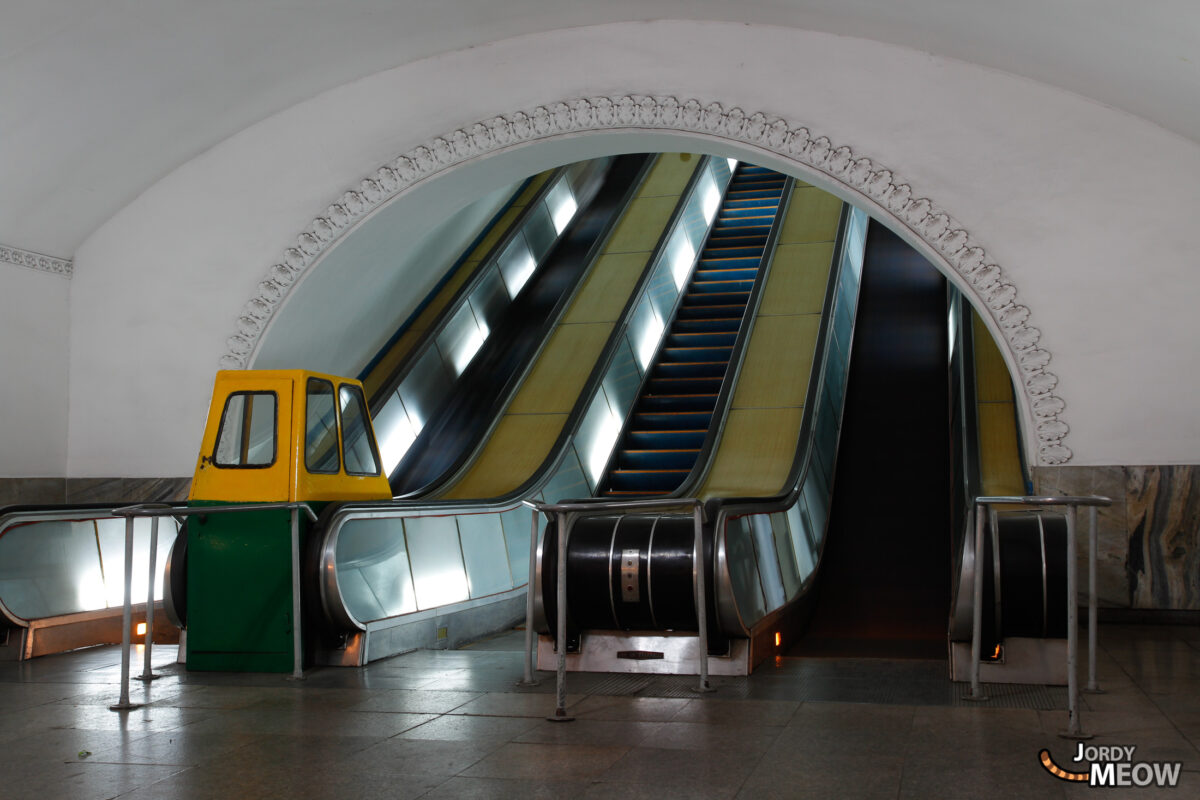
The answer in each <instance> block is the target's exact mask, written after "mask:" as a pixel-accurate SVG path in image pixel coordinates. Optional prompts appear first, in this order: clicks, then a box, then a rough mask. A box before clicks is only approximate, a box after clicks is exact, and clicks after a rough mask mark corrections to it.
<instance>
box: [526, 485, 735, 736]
mask: <svg viewBox="0 0 1200 800" xmlns="http://www.w3.org/2000/svg"><path fill="white" fill-rule="evenodd" d="M522 505H525V506H528V507H529V508H531V509H533V510H534V512H535V514H534V518H533V519H534V523H533V524H534V535H532V536H530V541H529V549H530V564H532V563H533V561H534V559H535V558H536V555H535V554H536V550H537V535H536V526H537V514H536V512H541V513H543V514H545V515H546V518H547V521H549V520H550V519H553V518H554V517H557V518H558V570H557V573H558V580H557V586H556V587H555V589H556V599H555V615H556V616H557V618H558V619H557V620H556V623H557V625H556V628H557V632H556V635H555V639H556V644H557V649H558V669H557V677H556V690H557V695H558V696H557V702H556V704H555V709H554V716H553V717H550V718H549V719H550V720H551V721H553V722H570V721H571V720H572V719H574V717H569V716H567V711H566V706H567V536H568V534H569V533H570V528H571V525H572V524H574V522H575V520H576V519H578V518H582V517H599V516H605V515H607V514H611V513H613V512H614V511H632V512H634V513H637V512H639V511H670V510H673V509H680V508H691V510H692V520H693V524H694V528H695V540H694V543H693V556H692V563H693V566H692V575H693V579H694V584H695V601H696V620H697V627H698V628H699V635H700V641H699V653H698V655H697V657H698V659H699V661H700V686H699V687H698V691H701V692H711V691H712V687H710V686H709V684H708V594H707V592H706V590H705V580H704V523H705V521H706V520H705V514H704V502H703V501H702V500H700V499H698V498H695V497H673V498H663V499H650V500H600V501H598V500H596V499H594V498H591V499H588V500H580V501H571V502H565V503H539V502H537V501H534V500H525V501H522ZM528 591H529V594H528V597H527V598H526V604H525V682H526V683H532V681H533V582H532V573H531V580H530V583H529V590H528Z"/></svg>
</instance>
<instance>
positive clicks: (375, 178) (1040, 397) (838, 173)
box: [220, 95, 1072, 465]
mask: <svg viewBox="0 0 1200 800" xmlns="http://www.w3.org/2000/svg"><path fill="white" fill-rule="evenodd" d="M618 130H629V131H639V130H641V131H647V130H649V131H653V130H661V131H670V132H675V133H685V134H700V135H703V136H707V137H712V138H716V139H720V140H726V141H729V142H733V143H737V144H742V145H749V146H751V147H755V148H758V149H761V150H764V151H767V152H768V153H771V154H774V155H776V156H779V157H780V158H783V159H784V160H786V161H788V162H790V163H792V164H794V165H796V166H797V167H798V168H799V169H800V170H802V171H803V172H806V173H813V174H814V175H815V176H817V177H818V178H821V179H824V180H825V181H828V182H830V183H832V184H833V185H835V186H837V187H840V188H842V189H846V190H849V191H850V192H851V193H853V194H854V195H856V196H857V197H858V198H861V199H862V200H863V201H865V204H866V205H867V206H869V207H871V209H872V210H873V211H876V212H879V214H880V215H881V216H883V217H885V218H887V219H889V220H891V221H892V222H894V223H895V224H896V225H898V226H900V227H902V228H903V229H905V230H906V231H908V232H909V233H910V234H911V236H912V237H914V238H915V239H916V240H917V241H918V242H919V243H921V244H923V245H924V247H923V248H922V249H923V250H924V251H925V253H926V255H928V256H932V257H933V259H934V260H935V261H939V262H941V265H942V267H943V271H944V272H946V273H947V274H948V275H951V276H954V277H957V278H958V280H957V281H956V283H958V285H959V286H960V288H962V289H963V291H964V293H965V294H967V295H968V297H970V298H971V300H972V303H973V305H974V306H975V308H976V309H978V310H979V311H980V312H981V313H984V312H986V313H987V314H988V315H990V317H991V320H992V322H993V323H994V329H995V330H998V331H999V332H1000V333H1001V335H1002V336H1003V342H1002V347H1006V348H1007V350H1008V355H1009V356H1010V358H1011V362H1010V363H1012V364H1015V365H1016V367H1017V369H1018V370H1019V376H1018V380H1017V381H1016V383H1017V386H1018V391H1019V392H1021V393H1022V394H1023V401H1024V406H1025V408H1026V410H1027V411H1028V414H1029V418H1030V419H1032V421H1033V425H1034V431H1032V433H1034V435H1035V436H1036V437H1037V445H1038V447H1037V455H1038V459H1039V462H1040V463H1041V464H1043V465H1057V464H1065V463H1067V462H1069V461H1070V460H1071V456H1072V453H1071V450H1070V448H1068V447H1067V445H1066V442H1065V440H1066V436H1067V434H1068V432H1069V431H1070V428H1069V426H1068V425H1067V424H1066V422H1065V421H1064V420H1063V412H1064V410H1065V409H1066V403H1065V401H1063V399H1062V398H1061V397H1059V396H1057V395H1056V394H1054V390H1055V388H1056V387H1057V386H1058V382H1059V381H1058V376H1057V375H1056V374H1054V373H1053V372H1051V371H1050V369H1049V365H1050V361H1051V355H1050V352H1049V351H1048V350H1046V349H1045V348H1044V347H1041V346H1040V341H1041V331H1040V330H1038V328H1036V327H1034V326H1032V325H1030V324H1029V321H1030V316H1031V312H1030V310H1029V309H1028V308H1027V307H1026V306H1024V305H1022V304H1020V303H1019V302H1018V300H1017V287H1016V286H1015V285H1014V284H1013V283H1012V282H1011V281H1010V280H1009V279H1008V278H1007V277H1006V276H1005V274H1004V271H1003V270H1002V269H1001V268H1000V267H999V266H997V265H996V264H994V263H992V262H991V260H990V259H989V257H988V254H987V252H986V251H985V250H984V249H983V247H981V246H980V245H979V244H977V243H976V242H975V241H974V240H973V239H972V237H971V235H970V234H969V233H968V232H967V231H966V230H964V229H963V228H962V227H960V226H959V225H957V224H956V223H955V221H954V219H953V218H952V217H951V216H950V215H949V214H948V213H947V212H946V211H944V210H943V209H941V208H940V207H939V206H938V205H937V204H935V203H934V202H933V201H932V200H930V199H928V198H924V197H919V196H917V195H916V194H915V192H914V191H913V189H912V187H911V186H909V185H908V184H907V183H901V182H899V181H898V180H897V178H896V177H895V175H894V173H893V172H892V171H891V170H890V169H887V168H885V167H883V166H881V165H879V164H877V163H875V162H874V161H872V160H871V159H870V158H866V157H863V156H861V155H859V154H856V153H855V152H854V151H853V150H852V149H851V148H850V147H848V146H845V145H838V144H834V143H833V142H831V141H830V140H829V139H828V138H827V137H825V136H814V135H813V134H812V133H811V132H810V131H809V130H808V128H805V127H802V126H798V125H792V124H790V123H788V122H787V121H785V120H783V119H780V118H778V117H773V116H768V115H766V114H763V113H760V112H759V113H752V114H747V113H745V112H744V111H742V109H740V108H737V107H732V108H728V109H727V108H726V106H723V105H722V104H721V103H719V102H715V101H713V102H707V103H705V102H702V101H700V100H696V99H689V100H684V101H680V100H678V99H676V98H674V97H658V96H645V95H624V96H619V97H587V98H577V99H572V100H563V101H559V102H554V103H549V104H546V105H541V106H538V107H536V108H534V109H533V110H531V111H516V112H513V113H511V114H506V115H502V116H497V117H492V118H491V119H488V120H484V121H481V122H476V123H475V124H473V125H470V126H468V127H466V128H460V129H458V130H455V131H452V132H450V133H448V134H446V135H444V136H440V137H437V138H435V139H433V140H432V141H430V142H428V143H426V144H424V145H421V146H419V147H416V148H414V149H412V150H410V151H408V152H407V153H404V154H403V155H401V156H399V157H398V158H396V159H393V160H392V161H389V162H388V163H387V164H384V165H383V166H382V167H379V168H378V169H377V170H375V171H374V172H373V173H371V174H370V175H368V176H367V177H365V178H363V179H362V180H361V181H360V182H359V184H358V186H357V187H356V188H354V189H350V190H348V191H346V192H344V193H343V194H342V196H341V197H339V198H338V199H337V200H336V201H334V202H333V203H332V204H331V205H330V206H329V208H328V209H327V210H326V212H325V214H324V215H323V216H320V217H317V218H316V219H314V220H313V221H312V222H311V223H310V224H309V225H308V227H307V228H306V229H305V230H304V231H303V232H302V233H301V234H300V235H299V236H298V237H297V238H296V241H295V243H294V244H292V245H291V246H290V247H287V248H286V249H285V250H284V252H283V257H282V259H280V261H279V262H278V263H276V264H274V265H273V266H271V267H270V269H268V270H267V274H266V276H265V277H264V279H263V280H262V282H261V283H259V285H258V291H257V293H256V294H255V295H254V297H252V298H250V300H249V301H248V302H247V303H246V304H245V306H244V307H243V309H242V313H241V316H240V317H239V318H238V320H237V330H236V332H235V333H234V334H233V335H232V336H230V337H229V338H228V339H227V340H226V346H227V351H226V353H225V355H224V356H222V357H221V360H220V366H221V368H223V369H242V368H245V366H246V364H247V363H248V361H249V359H250V358H251V357H252V355H253V354H254V351H255V350H256V349H257V347H258V344H259V341H260V340H261V337H262V335H263V332H264V331H265V330H266V328H267V325H268V323H269V322H270V321H271V318H272V317H273V316H274V314H275V312H276V310H277V309H278V308H279V306H280V304H281V303H282V301H283V300H284V298H285V297H286V296H287V294H288V292H289V291H290V290H291V288H292V286H293V285H294V284H295V283H296V281H297V280H298V279H299V278H300V276H301V275H302V274H303V273H304V272H305V271H306V270H307V269H309V268H310V267H311V266H312V265H313V264H315V263H316V262H317V261H318V260H319V259H320V258H321V256H322V255H323V254H324V253H326V252H327V251H328V250H329V249H330V248H331V247H332V246H333V244H334V243H335V242H337V241H338V240H339V239H340V238H341V237H342V236H343V235H344V234H345V233H346V232H348V231H349V230H350V229H352V228H353V227H354V226H355V225H356V224H357V223H358V222H360V221H362V220H363V219H364V218H366V217H367V216H368V215H369V214H371V213H372V212H373V211H375V210H376V209H378V208H379V207H381V206H383V205H384V204H386V203H387V202H388V201H389V200H391V199H392V198H394V197H396V196H397V195H399V194H401V193H402V192H405V191H406V190H408V189H410V188H412V187H413V186H414V185H416V184H417V183H420V182H421V181H423V180H425V179H427V178H430V177H432V176H434V175H436V174H438V173H440V172H443V171H444V170H446V169H449V168H451V167H454V166H457V165H459V164H462V163H465V162H468V161H472V160H475V159H478V158H480V157H482V156H486V155H489V154H492V153H496V152H500V151H503V150H505V149H508V148H512V147H514V146H517V145H522V144H526V143H529V142H534V141H537V140H540V139H549V138H553V137H557V136H562V135H564V134H572V133H586V132H589V131H618Z"/></svg>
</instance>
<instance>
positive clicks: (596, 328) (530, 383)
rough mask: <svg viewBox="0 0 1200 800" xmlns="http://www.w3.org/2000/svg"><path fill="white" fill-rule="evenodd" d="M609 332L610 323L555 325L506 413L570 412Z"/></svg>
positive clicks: (610, 329) (610, 328) (610, 330)
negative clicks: (548, 339)
mask: <svg viewBox="0 0 1200 800" xmlns="http://www.w3.org/2000/svg"><path fill="white" fill-rule="evenodd" d="M612 329H613V325H612V323H611V322H588V323H580V324H576V325H560V326H558V328H557V329H556V330H555V331H554V333H552V334H550V341H549V342H548V343H547V344H546V347H545V349H543V350H542V352H541V354H540V355H539V356H538V360H537V363H536V364H534V366H533V370H532V371H531V372H530V373H529V376H528V377H527V378H526V379H525V382H524V383H523V384H522V385H521V389H520V390H519V391H518V392H517V396H516V397H515V398H513V402H512V404H511V405H510V406H509V407H508V411H507V413H508V414H510V415H511V414H547V413H562V414H566V413H568V412H570V410H571V409H572V408H573V407H574V406H575V401H576V400H578V399H579V393H580V392H581V391H583V385H584V384H585V383H587V379H588V376H589V375H590V374H591V373H592V367H593V366H594V365H595V363H596V359H597V358H598V357H599V356H600V351H601V350H603V349H604V343H605V342H606V341H607V340H608V336H609V334H610V333H611V332H612ZM548 444H552V442H551V443H548Z"/></svg>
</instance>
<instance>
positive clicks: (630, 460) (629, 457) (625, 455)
mask: <svg viewBox="0 0 1200 800" xmlns="http://www.w3.org/2000/svg"><path fill="white" fill-rule="evenodd" d="M699 455H700V448H688V449H684V450H625V451H623V452H622V453H620V454H619V455H618V456H617V466H618V469H691V468H692V467H693V466H694V465H695V463H696V457H697V456H699Z"/></svg>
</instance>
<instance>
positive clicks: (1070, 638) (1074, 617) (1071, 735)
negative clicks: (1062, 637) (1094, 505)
mask: <svg viewBox="0 0 1200 800" xmlns="http://www.w3.org/2000/svg"><path fill="white" fill-rule="evenodd" d="M1078 510H1079V507H1078V506H1076V505H1074V504H1071V505H1069V506H1068V510H1067V729H1066V730H1065V731H1063V732H1062V733H1060V734H1059V735H1060V736H1062V737H1063V738H1067V739H1090V738H1091V737H1090V736H1088V735H1087V734H1085V733H1083V731H1082V729H1081V726H1080V723H1079V677H1078V675H1077V674H1076V671H1077V668H1078V663H1079V598H1078V596H1077V595H1076V592H1078V577H1077V573H1078V565H1077V564H1076V563H1075V561H1076V558H1077V553H1078V548H1077V546H1076V542H1075V536H1076V530H1075V529H1076V517H1077V516H1078V514H1077V512H1078Z"/></svg>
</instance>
